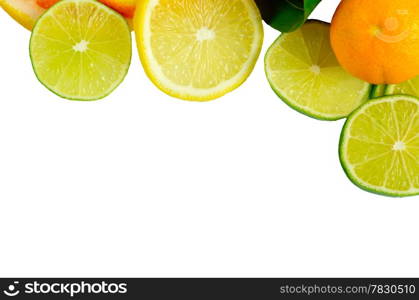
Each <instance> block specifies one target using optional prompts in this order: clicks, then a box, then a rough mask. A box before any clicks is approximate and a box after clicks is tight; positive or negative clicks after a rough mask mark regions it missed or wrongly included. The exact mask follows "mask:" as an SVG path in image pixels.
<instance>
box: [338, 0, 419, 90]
mask: <svg viewBox="0 0 419 300" xmlns="http://www.w3.org/2000/svg"><path fill="white" fill-rule="evenodd" d="M331 43H332V47H333V50H334V52H335V54H336V56H337V58H338V60H339V62H340V64H341V65H342V66H343V67H344V68H345V69H346V70H347V71H348V72H350V73H351V74H353V75H354V76H357V77H359V78H361V79H363V80H365V81H368V82H370V83H373V84H395V83H400V82H403V81H406V80H409V79H411V78H413V77H415V76H417V75H419V1H418V0H342V2H341V3H340V5H339V7H338V9H337V10H336V13H335V15H334V17H333V21H332V27H331Z"/></svg>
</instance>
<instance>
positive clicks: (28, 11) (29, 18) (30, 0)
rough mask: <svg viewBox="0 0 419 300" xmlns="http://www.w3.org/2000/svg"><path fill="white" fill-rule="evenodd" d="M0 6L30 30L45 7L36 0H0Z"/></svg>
mask: <svg viewBox="0 0 419 300" xmlns="http://www.w3.org/2000/svg"><path fill="white" fill-rule="evenodd" d="M0 6H1V7H2V8H3V9H4V10H5V11H6V12H7V13H8V14H9V15H10V16H11V17H12V18H13V19H15V20H16V21H17V22H18V23H20V24H21V25H22V26H24V27H25V28H27V29H29V30H32V28H33V26H34V25H35V22H36V20H38V18H39V16H41V15H42V14H43V13H44V12H45V9H43V8H42V7H41V6H39V5H38V4H37V2H36V0H0Z"/></svg>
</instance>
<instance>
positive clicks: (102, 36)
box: [30, 0, 131, 100]
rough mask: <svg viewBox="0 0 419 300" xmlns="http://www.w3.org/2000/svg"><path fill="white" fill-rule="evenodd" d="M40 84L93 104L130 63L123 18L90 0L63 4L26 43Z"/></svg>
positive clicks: (69, 0)
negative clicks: (28, 44) (28, 42)
mask: <svg viewBox="0 0 419 300" xmlns="http://www.w3.org/2000/svg"><path fill="white" fill-rule="evenodd" d="M30 54H31V60H32V64H33V68H34V71H35V74H36V76H37V77H38V79H39V81H41V83H42V84H44V85H45V86H46V87H47V88H48V89H50V90H51V91H53V92H54V93H56V94H57V95H59V96H61V97H63V98H68V99H74V100H96V99H100V98H103V97H105V96H107V95H108V94H109V93H111V92H112V91H113V90H114V89H115V88H116V87H117V86H118V85H119V84H120V83H121V82H122V80H123V79H124V77H125V75H126V74H127V72H128V68H129V64H130V61H131V36H130V29H129V27H128V25H127V23H126V21H125V19H124V18H123V17H121V16H120V15H119V14H117V13H116V12H114V11H113V10H111V9H109V8H108V7H107V6H105V5H103V4H101V3H100V2H97V1H94V0H64V1H60V2H58V3H57V4H56V5H54V6H53V7H52V8H50V9H49V10H48V11H47V12H46V13H45V14H44V15H43V16H42V17H41V18H40V19H39V20H38V22H37V23H36V25H35V27H34V30H33V33H32V37H31V43H30Z"/></svg>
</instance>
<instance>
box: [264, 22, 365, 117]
mask: <svg viewBox="0 0 419 300" xmlns="http://www.w3.org/2000/svg"><path fill="white" fill-rule="evenodd" d="M329 35H330V24H328V23H324V22H321V21H317V20H310V21H308V22H307V23H306V24H304V25H303V26H302V27H301V28H300V29H298V30H297V31H294V32H292V33H285V34H282V35H281V36H280V37H279V38H278V39H277V40H276V41H275V43H274V44H273V45H272V46H271V47H270V49H269V50H268V52H267V53H266V57H265V69H266V75H267V78H268V81H269V83H270V85H271V86H272V88H273V90H274V91H275V93H276V94H277V95H278V96H279V97H280V98H281V99H282V100H283V101H284V102H285V103H286V104H288V105H289V106H290V107H291V108H293V109H295V110H297V111H299V112H301V113H303V114H305V115H307V116H309V117H312V118H316V119H321V120H338V119H341V118H344V117H346V116H348V115H349V114H350V113H351V112H352V111H354V110H355V109H356V108H358V107H359V106H360V105H361V104H363V103H364V102H365V101H367V100H368V98H369V94H370V90H371V86H370V84H368V83H367V82H364V81H362V80H360V79H357V78H355V77H353V76H352V75H350V74H349V73H347V72H346V71H345V70H344V69H343V68H342V67H341V66H340V65H339V63H338V61H337V59H336V57H335V55H334V53H333V50H332V47H331V45H330V39H329Z"/></svg>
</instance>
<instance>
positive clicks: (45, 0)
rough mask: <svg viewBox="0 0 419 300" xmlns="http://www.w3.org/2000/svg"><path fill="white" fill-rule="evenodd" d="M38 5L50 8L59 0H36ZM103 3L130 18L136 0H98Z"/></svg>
mask: <svg viewBox="0 0 419 300" xmlns="http://www.w3.org/2000/svg"><path fill="white" fill-rule="evenodd" d="M36 1H37V3H38V5H39V6H41V7H43V8H50V7H51V6H52V5H54V4H55V3H57V2H58V1H59V0H36ZM99 1H100V2H102V3H103V4H106V5H107V6H109V7H110V8H113V9H114V10H116V11H117V12H119V13H120V14H121V15H123V16H124V17H126V18H132V17H133V16H134V11H135V6H136V4H137V0H99Z"/></svg>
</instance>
